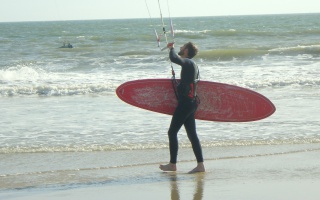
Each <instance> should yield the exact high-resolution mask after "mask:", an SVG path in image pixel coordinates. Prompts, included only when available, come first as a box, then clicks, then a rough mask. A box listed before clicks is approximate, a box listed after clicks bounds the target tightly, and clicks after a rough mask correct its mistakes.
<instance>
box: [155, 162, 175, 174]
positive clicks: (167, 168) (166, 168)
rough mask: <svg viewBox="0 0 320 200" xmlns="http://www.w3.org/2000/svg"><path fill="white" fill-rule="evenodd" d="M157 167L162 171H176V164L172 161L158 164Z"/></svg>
mask: <svg viewBox="0 0 320 200" xmlns="http://www.w3.org/2000/svg"><path fill="white" fill-rule="evenodd" d="M159 168H160V169H161V170H162V171H165V172H168V171H171V172H175V171H177V166H176V164H173V163H169V164H167V165H160V166H159Z"/></svg>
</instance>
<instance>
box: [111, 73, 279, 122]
mask: <svg viewBox="0 0 320 200" xmlns="http://www.w3.org/2000/svg"><path fill="white" fill-rule="evenodd" d="M116 93H117V95H118V97H119V98H120V99H121V100H123V101H124V102H126V103H128V104H130V105H133V106H136V107H139V108H142V109H146V110H150V111H154V112H159V113H163V114H169V115H172V114H173V112H174V110H175V108H176V106H177V104H178V101H177V98H176V96H175V93H174V89H173V86H172V80H171V79H142V80H134V81H129V82H126V83H123V84H122V85H120V86H119V87H118V88H117V89H116ZM197 95H198V97H199V99H200V104H199V106H198V109H197V111H196V114H195V118H196V119H200V120H209V121H221V122H248V121H256V120H261V119H264V118H267V117H269V116H270V115H272V114H273V113H274V112H275V110H276V108H275V106H274V105H273V103H272V102H271V101H270V100H269V99H267V98H266V97H265V96H263V95H261V94H259V93H257V92H255V91H252V90H249V89H246V88H242V87H238V86H234V85H228V84H224V83H217V82H209V81H200V82H199V83H198V88H197Z"/></svg>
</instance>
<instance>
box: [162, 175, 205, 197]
mask: <svg viewBox="0 0 320 200" xmlns="http://www.w3.org/2000/svg"><path fill="white" fill-rule="evenodd" d="M167 174H168V175H169V178H170V186H171V200H180V190H179V181H181V180H185V178H186V177H185V174H184V175H182V176H181V177H179V174H177V173H167ZM187 176H190V177H187V179H188V180H189V179H191V180H193V181H194V182H195V191H194V195H193V200H202V197H203V191H204V178H205V173H197V174H188V175H187Z"/></svg>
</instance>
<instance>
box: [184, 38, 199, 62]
mask: <svg viewBox="0 0 320 200" xmlns="http://www.w3.org/2000/svg"><path fill="white" fill-rule="evenodd" d="M185 45H186V48H187V49H188V57H189V58H193V57H195V56H196V55H197V53H198V48H197V47H196V45H195V44H193V43H192V42H188V43H187V44H185Z"/></svg>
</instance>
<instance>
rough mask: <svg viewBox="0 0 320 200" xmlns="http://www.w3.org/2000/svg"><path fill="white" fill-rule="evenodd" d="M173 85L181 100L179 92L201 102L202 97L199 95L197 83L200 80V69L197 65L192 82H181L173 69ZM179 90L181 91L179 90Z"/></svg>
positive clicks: (177, 96)
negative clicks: (176, 77)
mask: <svg viewBox="0 0 320 200" xmlns="http://www.w3.org/2000/svg"><path fill="white" fill-rule="evenodd" d="M171 81H172V87H173V90H174V93H175V95H176V98H177V100H179V94H180V95H182V96H187V97H188V98H189V99H191V100H196V101H197V103H198V104H200V99H199V97H198V95H197V85H198V82H199V81H200V71H199V68H198V66H197V72H195V73H194V78H193V82H191V83H181V82H180V83H179V82H178V81H177V80H176V79H175V73H174V70H173V69H172V79H171ZM178 90H179V91H178Z"/></svg>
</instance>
